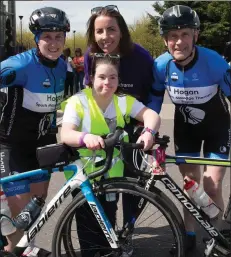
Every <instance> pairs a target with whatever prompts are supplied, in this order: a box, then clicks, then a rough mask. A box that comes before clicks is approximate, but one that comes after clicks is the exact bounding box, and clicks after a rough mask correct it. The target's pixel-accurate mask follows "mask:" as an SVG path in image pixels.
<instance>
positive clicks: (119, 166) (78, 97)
mask: <svg viewBox="0 0 231 257" xmlns="http://www.w3.org/2000/svg"><path fill="white" fill-rule="evenodd" d="M134 101H135V98H134V97H131V96H126V95H123V96H117V95H114V96H113V102H114V106H115V111H116V123H117V124H116V126H117V127H122V128H124V126H125V121H126V122H127V123H129V121H130V113H131V110H132V106H133V104H134ZM67 103H69V104H71V105H72V107H73V108H74V110H76V113H77V114H78V117H79V118H80V120H81V123H80V126H79V128H78V131H81V132H87V133H90V134H94V135H98V136H105V135H108V134H109V133H111V131H110V129H109V127H108V125H107V123H106V121H105V118H104V116H103V114H102V111H101V110H100V108H99V106H98V105H97V103H96V101H95V99H94V97H93V96H92V89H90V88H87V89H84V90H82V92H81V93H78V94H75V95H73V96H72V97H70V98H69V99H67V100H66V101H64V102H63V103H62V104H61V108H62V110H63V111H64V110H65V106H66V104H67ZM124 140H126V141H128V136H125V137H124ZM78 152H79V153H80V158H81V160H82V161H83V164H85V163H86V162H87V161H88V164H87V166H86V167H85V168H84V170H85V172H86V173H87V174H89V173H91V172H94V171H97V170H100V169H101V168H102V166H101V167H95V163H97V161H100V160H103V159H105V157H106V155H105V152H104V151H103V150H96V151H92V150H88V149H80V150H78ZM92 157H93V158H95V161H96V162H94V161H89V158H92ZM119 157H120V151H119V150H118V149H116V148H115V149H114V153H113V160H112V165H111V168H110V170H109V171H108V173H107V176H108V177H122V176H123V170H124V164H123V162H122V161H121V159H120V158H119ZM93 160H94V159H93ZM72 175H73V172H68V171H65V176H66V178H67V179H69V178H70V177H71V176H72ZM98 179H100V178H98Z"/></svg>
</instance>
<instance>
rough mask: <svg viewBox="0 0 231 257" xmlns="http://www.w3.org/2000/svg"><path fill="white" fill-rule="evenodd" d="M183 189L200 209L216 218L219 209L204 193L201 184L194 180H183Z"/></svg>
mask: <svg viewBox="0 0 231 257" xmlns="http://www.w3.org/2000/svg"><path fill="white" fill-rule="evenodd" d="M184 182H185V185H184V189H185V190H186V191H187V193H188V195H189V196H190V197H191V198H192V199H193V201H194V202H195V203H196V204H197V205H199V206H200V207H201V209H202V210H203V211H204V212H205V213H206V214H207V215H208V216H209V217H210V218H211V219H213V218H216V217H217V215H218V214H219V212H220V210H219V208H218V207H217V206H216V204H215V203H214V202H213V200H212V199H211V198H210V197H209V196H208V195H207V194H206V192H205V191H204V189H203V186H202V185H198V183H197V182H196V181H194V180H188V179H185V180H184Z"/></svg>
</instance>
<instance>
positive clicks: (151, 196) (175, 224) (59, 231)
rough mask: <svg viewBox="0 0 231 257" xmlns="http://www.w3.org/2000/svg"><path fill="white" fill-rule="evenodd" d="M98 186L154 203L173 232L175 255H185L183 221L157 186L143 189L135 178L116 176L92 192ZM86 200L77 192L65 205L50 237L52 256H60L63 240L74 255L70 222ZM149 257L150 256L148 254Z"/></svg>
mask: <svg viewBox="0 0 231 257" xmlns="http://www.w3.org/2000/svg"><path fill="white" fill-rule="evenodd" d="M99 188H100V193H101V194H102V191H103V193H111V192H117V193H130V194H133V195H136V196H139V197H142V198H144V199H146V200H147V201H148V202H149V203H151V204H152V205H154V206H155V207H156V208H157V209H158V210H160V211H161V213H162V214H163V216H164V217H165V218H166V219H167V221H168V224H169V225H170V227H171V229H172V231H173V233H174V239H175V242H177V243H176V245H177V249H178V251H177V254H176V255H175V257H185V254H184V249H185V230H184V223H183V220H182V218H179V217H181V215H180V213H179V211H178V210H177V208H176V207H175V208H173V209H171V208H172V206H173V203H172V202H171V200H170V199H169V198H168V197H167V196H165V195H164V193H163V192H161V191H159V190H158V189H157V188H152V192H150V191H145V190H144V189H143V188H141V187H139V186H138V185H137V183H136V182H135V180H132V179H131V180H129V179H128V178H118V179H107V180H105V181H102V182H100V183H99V186H98V187H96V188H95V189H94V192H96V194H97V192H98V190H99ZM85 202H86V199H85V198H84V196H83V195H82V193H79V194H78V195H77V196H76V197H75V198H74V199H73V200H72V202H71V203H70V204H69V205H68V206H67V208H66V209H65V210H64V211H63V213H62V214H61V216H60V218H59V220H58V222H57V224H56V227H55V230H54V235H53V239H52V254H53V257H61V244H62V241H63V244H64V247H65V250H66V251H67V252H68V256H70V257H76V256H77V255H76V254H75V252H74V248H73V245H72V241H71V240H70V238H71V235H70V224H71V220H72V219H73V217H74V214H73V213H74V212H75V210H76V208H79V207H80V206H81V205H83V204H84V203H85ZM150 257H151V256H150Z"/></svg>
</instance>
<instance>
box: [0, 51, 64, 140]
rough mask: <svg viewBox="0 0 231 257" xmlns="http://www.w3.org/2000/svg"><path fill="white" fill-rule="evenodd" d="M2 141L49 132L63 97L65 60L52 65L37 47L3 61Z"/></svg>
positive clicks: (0, 85)
mask: <svg viewBox="0 0 231 257" xmlns="http://www.w3.org/2000/svg"><path fill="white" fill-rule="evenodd" d="M0 66H1V73H0V90H1V91H0V113H1V119H0V142H8V143H17V142H27V141H36V140H38V139H39V138H41V137H42V136H44V135H46V134H47V133H48V131H49V128H50V127H51V124H52V123H55V112H56V110H57V109H58V108H59V106H60V103H61V101H62V100H63V93H64V82H65V78H66V69H67V68H66V64H65V62H64V61H63V60H62V59H61V58H59V59H58V62H57V64H56V66H55V67H54V68H50V67H49V66H47V65H44V64H42V63H41V62H40V60H39V58H38V56H37V55H36V49H31V50H29V51H27V52H24V53H21V54H18V55H15V56H12V57H10V58H8V59H7V60H5V61H3V62H1V63H0Z"/></svg>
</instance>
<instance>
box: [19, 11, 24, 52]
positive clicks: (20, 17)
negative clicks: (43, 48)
mask: <svg viewBox="0 0 231 257" xmlns="http://www.w3.org/2000/svg"><path fill="white" fill-rule="evenodd" d="M18 17H19V19H20V27H21V51H20V52H22V18H23V16H22V15H20V16H18Z"/></svg>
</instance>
